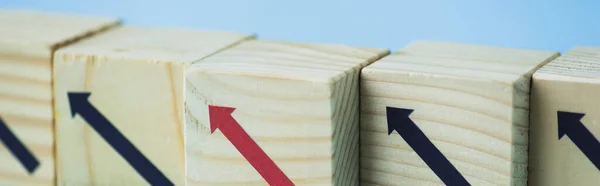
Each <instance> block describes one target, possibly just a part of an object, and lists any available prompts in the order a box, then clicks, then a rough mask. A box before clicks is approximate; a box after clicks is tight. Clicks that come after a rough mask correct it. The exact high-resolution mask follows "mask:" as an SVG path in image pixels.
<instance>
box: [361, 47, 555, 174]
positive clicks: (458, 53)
mask: <svg viewBox="0 0 600 186" xmlns="http://www.w3.org/2000/svg"><path fill="white" fill-rule="evenodd" d="M557 56H558V53H556V52H547V51H536V50H524V49H510V48H501V47H492V46H478V45H471V44H456V43H447V42H435V41H420V42H415V43H413V44H410V45H409V46H407V47H406V48H404V49H402V50H400V51H398V52H397V53H395V54H392V55H390V56H387V57H385V58H383V59H381V60H380V61H377V62H375V63H373V64H372V65H370V66H368V67H365V68H364V69H363V71H362V75H361V78H362V79H361V122H360V129H361V136H360V137H361V151H360V152H361V183H362V185H444V184H443V183H445V184H446V185H464V184H466V183H465V182H468V183H469V184H471V185H526V182H527V139H528V138H527V132H528V126H529V122H528V119H529V117H528V115H529V101H528V100H529V85H530V79H531V74H532V73H533V72H534V71H535V70H536V69H537V68H539V67H540V66H541V65H543V64H544V63H546V62H548V61H550V60H552V59H554V58H555V57H557ZM394 131H395V132H394ZM461 183H462V184H461Z"/></svg>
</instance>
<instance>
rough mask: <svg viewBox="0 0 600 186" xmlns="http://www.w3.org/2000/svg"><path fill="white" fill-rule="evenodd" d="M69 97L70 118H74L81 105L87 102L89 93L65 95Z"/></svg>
mask: <svg viewBox="0 0 600 186" xmlns="http://www.w3.org/2000/svg"><path fill="white" fill-rule="evenodd" d="M67 96H68V97H69V106H71V117H75V114H77V112H78V111H80V109H82V107H81V106H82V105H81V104H82V103H85V102H88V98H89V97H90V93H89V92H69V93H67Z"/></svg>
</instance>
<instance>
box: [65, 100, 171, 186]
mask: <svg viewBox="0 0 600 186" xmlns="http://www.w3.org/2000/svg"><path fill="white" fill-rule="evenodd" d="M78 104H86V105H82V106H81V107H80V108H87V109H82V110H78V111H77V113H79V115H81V117H83V119H85V121H87V122H88V123H89V125H90V126H91V127H92V128H94V130H95V131H96V132H97V133H98V134H100V136H102V138H103V139H104V140H106V142H108V144H110V146H112V147H113V149H115V151H117V153H119V154H120V155H121V156H122V157H123V158H125V160H126V161H127V162H128V163H129V165H131V166H132V167H133V168H134V169H135V170H136V171H137V172H138V174H140V175H141V176H142V177H143V178H144V179H145V180H146V181H147V182H148V183H150V184H151V185H160V186H163V185H164V186H169V185H173V183H172V182H171V181H169V179H168V178H167V177H166V176H165V175H163V174H162V173H161V172H160V170H158V168H157V167H156V166H154V165H153V164H152V163H151V162H150V160H148V159H147V158H146V157H145V156H144V155H143V154H142V153H141V152H140V151H139V150H138V149H137V148H136V147H135V146H134V145H133V144H132V143H131V142H129V140H127V138H125V136H124V135H123V134H122V133H121V132H120V131H119V130H118V129H117V128H115V126H114V125H113V124H112V123H111V122H110V121H108V119H106V118H105V117H104V116H103V115H102V114H101V113H100V112H99V111H98V110H97V109H96V108H95V107H94V106H93V105H91V104H90V103H89V102H84V103H78Z"/></svg>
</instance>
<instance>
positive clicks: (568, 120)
mask: <svg viewBox="0 0 600 186" xmlns="http://www.w3.org/2000/svg"><path fill="white" fill-rule="evenodd" d="M598 96H600V47H584V46H580V47H575V48H573V49H571V50H569V51H568V52H566V53H564V54H563V55H562V56H561V57H559V58H557V59H556V60H554V61H552V62H550V63H548V64H547V65H545V66H544V67H542V68H540V70H538V71H537V72H535V74H534V75H533V85H532V88H531V123H530V134H531V135H530V136H529V138H530V140H529V141H530V143H529V149H530V150H529V152H530V154H529V170H530V173H529V185H532V186H559V185H570V186H584V185H598V183H600V142H599V140H600V124H599V122H600V107H599V105H600V98H599V97H598Z"/></svg>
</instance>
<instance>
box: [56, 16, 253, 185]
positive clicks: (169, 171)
mask: <svg viewBox="0 0 600 186" xmlns="http://www.w3.org/2000/svg"><path fill="white" fill-rule="evenodd" d="M253 37H254V36H252V35H247V34H240V33H230V32H221V31H201V30H178V29H166V28H164V29H163V28H141V27H121V28H119V29H115V30H113V31H110V32H106V33H104V34H101V35H98V36H97V37H94V38H91V39H88V40H85V41H83V42H80V43H77V44H75V45H72V46H69V47H66V48H63V49H60V50H58V51H57V52H56V54H55V58H54V59H55V66H54V69H55V74H56V79H55V82H56V83H55V97H56V111H57V117H56V131H57V172H58V178H57V179H58V182H59V185H127V186H130V185H169V184H175V185H183V184H184V179H185V172H184V170H185V168H184V167H185V159H184V140H183V126H184V124H183V122H184V121H183V120H184V114H183V109H184V107H183V96H184V88H185V87H184V74H183V73H184V69H185V68H187V67H188V66H189V65H190V64H193V63H195V61H197V60H199V59H202V58H204V57H206V56H209V55H211V54H214V53H216V52H218V51H220V50H223V49H226V48H228V47H230V46H232V45H235V44H236V43H238V42H241V41H244V40H248V39H251V38H253ZM78 92H79V93H81V94H75V93H78ZM86 93H90V94H89V95H87V94H86ZM72 112H74V113H72ZM72 114H74V115H75V116H74V117H71V115H72ZM102 117H103V118H106V121H105V120H103V119H102ZM111 126H112V127H114V128H112V129H111ZM117 131H118V132H117ZM117 133H120V134H122V136H121V137H120V136H119V135H118V134H117ZM103 135H106V136H103ZM135 149H137V151H138V152H134V151H133V150H135ZM118 152H119V153H118ZM121 153H122V154H121ZM142 160H148V162H143V161H142Z"/></svg>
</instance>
